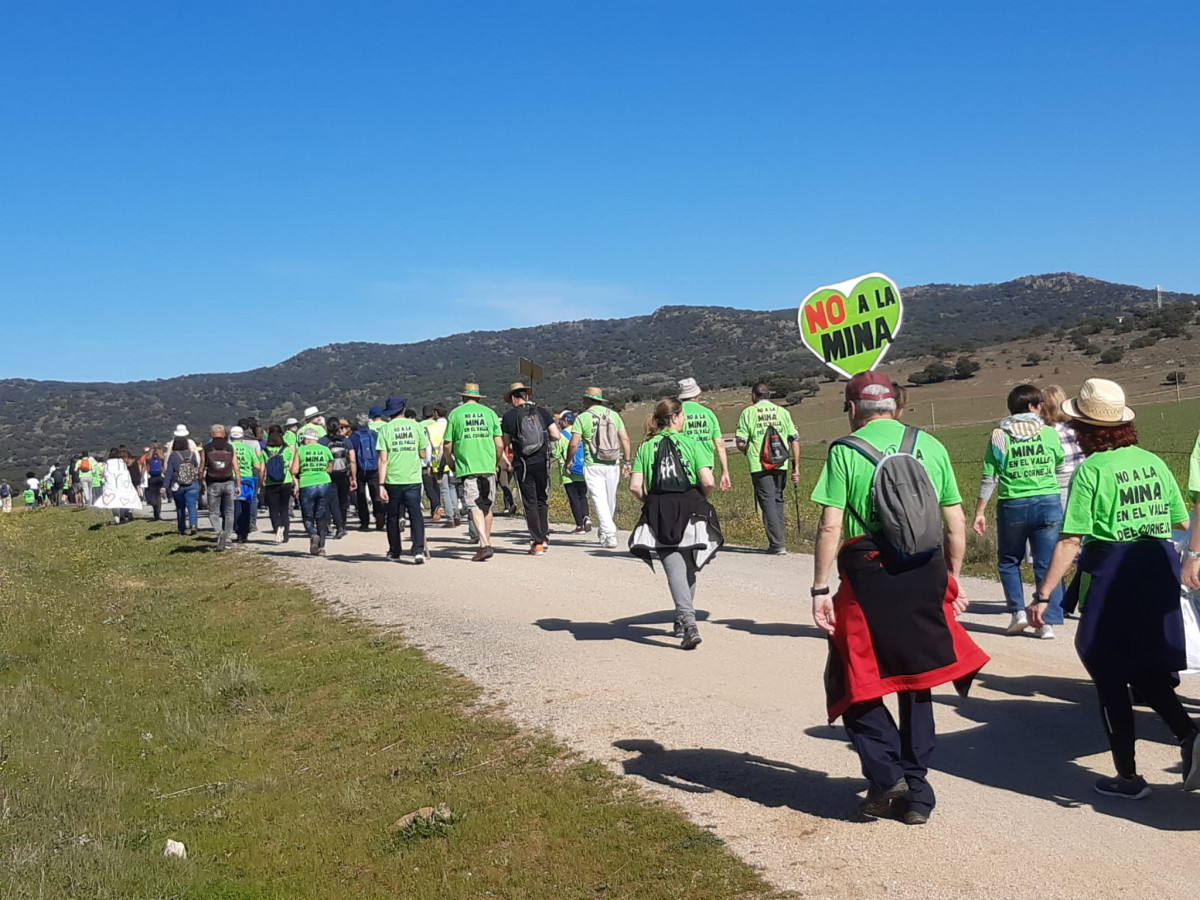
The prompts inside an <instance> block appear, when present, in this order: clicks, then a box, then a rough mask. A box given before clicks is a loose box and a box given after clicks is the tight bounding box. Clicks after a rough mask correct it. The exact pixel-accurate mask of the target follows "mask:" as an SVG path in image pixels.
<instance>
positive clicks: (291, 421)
mask: <svg viewBox="0 0 1200 900" xmlns="http://www.w3.org/2000/svg"><path fill="white" fill-rule="evenodd" d="M299 424H300V423H299V422H298V421H297V420H296V417H295V416H288V417H287V421H286V422H284V423H283V427H284V428H291V427H292V426H293V425H299Z"/></svg>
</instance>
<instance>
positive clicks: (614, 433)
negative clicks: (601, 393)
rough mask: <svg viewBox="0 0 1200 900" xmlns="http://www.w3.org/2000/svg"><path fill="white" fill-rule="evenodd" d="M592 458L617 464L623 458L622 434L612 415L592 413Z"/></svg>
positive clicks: (609, 413) (605, 411)
mask: <svg viewBox="0 0 1200 900" xmlns="http://www.w3.org/2000/svg"><path fill="white" fill-rule="evenodd" d="M592 425H593V431H592V458H593V459H595V460H596V461H597V462H616V461H617V460H619V459H620V458H621V433H620V432H619V431H618V430H617V423H616V422H614V421H613V419H612V413H611V412H609V411H608V410H607V409H606V410H604V412H594V413H592Z"/></svg>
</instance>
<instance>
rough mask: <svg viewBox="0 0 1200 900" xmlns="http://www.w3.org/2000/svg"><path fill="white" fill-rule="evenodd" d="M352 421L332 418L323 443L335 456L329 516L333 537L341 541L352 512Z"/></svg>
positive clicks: (331, 471)
mask: <svg viewBox="0 0 1200 900" xmlns="http://www.w3.org/2000/svg"><path fill="white" fill-rule="evenodd" d="M350 432H351V428H350V423H349V422H347V421H346V420H345V419H339V418H331V419H330V420H329V426H328V434H327V435H326V437H325V438H324V439H323V441H322V443H324V444H325V446H327V447H328V448H329V453H330V455H331V456H332V457H333V468H332V469H331V470H330V472H329V478H330V483H331V484H332V485H333V494H332V496H331V497H330V500H329V517H330V519H331V520H332V522H333V539H334V540H336V541H340V540H341V539H342V538H344V537H345V536H346V516H347V515H348V514H349V512H350V480H351V458H352V453H353V451H352V450H351V449H350V442H349V439H350Z"/></svg>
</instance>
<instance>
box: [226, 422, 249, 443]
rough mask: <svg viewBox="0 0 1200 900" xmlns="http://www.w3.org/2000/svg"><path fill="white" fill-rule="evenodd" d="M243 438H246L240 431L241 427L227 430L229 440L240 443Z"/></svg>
mask: <svg viewBox="0 0 1200 900" xmlns="http://www.w3.org/2000/svg"><path fill="white" fill-rule="evenodd" d="M245 436H246V432H245V431H243V430H242V426H241V425H234V426H233V427H232V428H230V429H229V438H230V440H234V441H240V440H241V439H242V438H244V437H245Z"/></svg>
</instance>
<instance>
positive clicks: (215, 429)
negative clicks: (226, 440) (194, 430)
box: [208, 425, 225, 435]
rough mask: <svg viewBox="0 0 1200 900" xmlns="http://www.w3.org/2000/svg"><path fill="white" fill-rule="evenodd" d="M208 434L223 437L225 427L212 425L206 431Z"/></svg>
mask: <svg viewBox="0 0 1200 900" xmlns="http://www.w3.org/2000/svg"><path fill="white" fill-rule="evenodd" d="M208 433H209V434H220V435H224V434H225V426H224V425H214V426H213V427H212V428H210V429H208Z"/></svg>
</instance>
